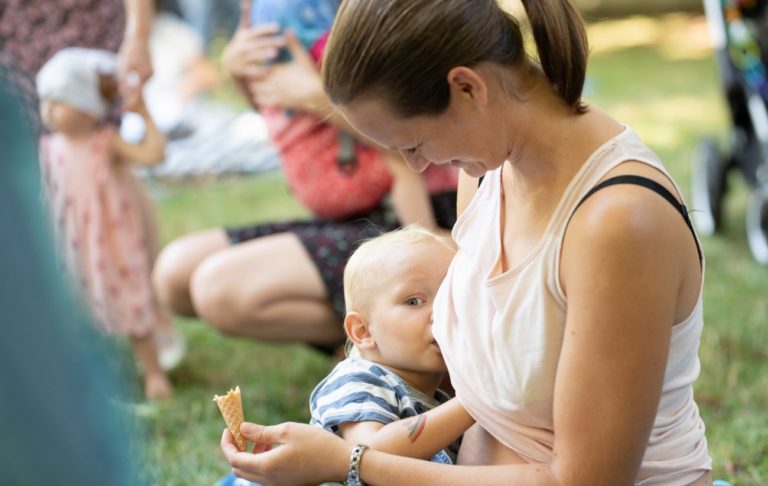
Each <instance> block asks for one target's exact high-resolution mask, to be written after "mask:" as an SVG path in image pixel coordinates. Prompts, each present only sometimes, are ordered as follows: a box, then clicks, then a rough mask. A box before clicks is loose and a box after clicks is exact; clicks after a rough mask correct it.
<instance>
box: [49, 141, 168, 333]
mask: <svg viewBox="0 0 768 486" xmlns="http://www.w3.org/2000/svg"><path fill="white" fill-rule="evenodd" d="M114 137H116V133H115V130H114V129H113V128H111V127H109V128H102V129H100V130H98V131H96V132H95V133H94V134H93V135H91V136H89V137H87V138H83V139H80V140H76V141H73V140H71V139H67V138H65V137H64V136H62V135H59V134H53V135H46V136H44V137H43V138H42V140H41V146H40V163H41V172H42V174H43V182H44V185H45V189H46V194H47V196H48V199H49V203H50V213H51V219H52V222H53V226H54V232H55V234H56V236H57V240H58V244H59V245H58V248H59V250H60V253H61V257H62V258H61V259H62V261H63V263H64V264H65V266H66V269H67V271H68V272H69V274H70V275H71V276H72V278H73V281H74V282H75V285H76V286H77V288H78V290H79V292H80V293H81V294H82V296H83V298H84V301H86V302H87V303H88V304H89V308H90V310H91V311H92V313H93V315H94V318H95V320H96V322H97V324H98V326H99V327H100V328H102V330H104V331H106V332H108V333H113V334H121V335H129V336H132V337H143V336H145V335H147V333H149V332H150V331H151V330H152V329H153V328H154V326H155V323H156V322H157V308H156V306H155V301H154V300H153V296H152V293H151V286H150V268H151V266H150V265H151V258H152V253H151V248H152V247H151V241H150V239H149V234H148V228H147V226H146V219H145V214H146V213H145V211H146V210H147V208H148V206H143V205H144V204H145V202H146V200H145V199H143V193H142V191H141V186H140V185H139V181H138V180H137V179H136V178H135V177H134V176H133V173H132V172H131V170H130V167H128V166H127V165H124V164H121V163H118V162H115V161H114V160H113V157H112V156H111V150H112V149H111V146H112V143H113V140H114Z"/></svg>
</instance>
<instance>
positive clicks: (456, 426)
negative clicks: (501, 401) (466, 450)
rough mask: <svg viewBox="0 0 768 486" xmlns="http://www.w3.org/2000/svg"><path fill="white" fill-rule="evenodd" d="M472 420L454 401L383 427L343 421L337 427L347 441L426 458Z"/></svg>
mask: <svg viewBox="0 0 768 486" xmlns="http://www.w3.org/2000/svg"><path fill="white" fill-rule="evenodd" d="M474 423H475V420H474V419H473V418H472V417H471V416H470V415H469V414H468V413H467V412H466V410H464V407H462V406H461V404H460V403H459V401H458V400H457V399H455V398H453V399H451V400H449V401H447V402H445V403H443V404H442V405H439V406H437V407H435V408H433V409H432V410H430V411H428V412H425V413H423V414H421V415H416V416H415V417H409V418H407V419H402V420H397V421H395V422H390V423H389V424H387V425H383V424H381V423H380V422H372V421H366V422H347V423H345V424H342V425H341V426H340V431H341V436H342V437H344V439H345V440H347V441H348V442H354V443H356V444H357V443H362V444H367V445H368V446H370V447H371V448H372V449H376V450H379V451H383V452H388V453H390V454H396V455H398V456H407V457H415V458H419V459H429V458H431V457H432V456H434V455H435V454H437V453H438V452H439V451H440V450H441V449H444V448H446V447H448V446H449V445H450V444H451V443H452V442H453V441H455V440H456V439H457V438H459V436H461V434H463V433H464V431H466V430H467V429H468V428H469V427H470V426H472V424H474Z"/></svg>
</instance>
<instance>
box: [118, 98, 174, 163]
mask: <svg viewBox="0 0 768 486" xmlns="http://www.w3.org/2000/svg"><path fill="white" fill-rule="evenodd" d="M135 110H136V113H138V114H139V115H140V116H141V118H142V119H143V120H144V127H145V130H144V138H143V139H142V140H141V142H139V143H136V144H134V143H128V142H126V141H125V140H123V139H122V138H120V136H115V140H114V144H113V150H114V153H115V158H116V159H117V160H119V161H124V162H128V163H133V164H138V165H144V166H152V165H156V164H158V163H160V162H162V161H163V159H164V158H165V135H163V133H162V132H161V131H160V130H159V129H158V128H157V125H155V122H154V121H153V120H152V117H151V116H150V114H149V111H148V110H147V107H146V105H145V104H144V101H143V100H142V99H141V98H139V104H138V105H137V106H136V108H135Z"/></svg>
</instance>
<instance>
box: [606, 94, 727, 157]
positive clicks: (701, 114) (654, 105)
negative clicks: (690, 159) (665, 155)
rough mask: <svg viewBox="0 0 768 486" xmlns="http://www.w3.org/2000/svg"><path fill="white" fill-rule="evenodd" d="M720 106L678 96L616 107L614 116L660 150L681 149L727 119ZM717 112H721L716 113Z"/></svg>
mask: <svg viewBox="0 0 768 486" xmlns="http://www.w3.org/2000/svg"><path fill="white" fill-rule="evenodd" d="M719 108H720V105H718V104H712V103H706V102H703V101H702V99H701V97H697V96H690V95H685V94H677V95H674V96H663V97H659V98H657V99H653V100H648V101H643V102H631V101H628V102H626V103H618V104H615V105H614V106H613V108H612V110H611V115H613V116H614V117H616V118H618V119H619V120H623V121H626V122H627V123H630V124H631V125H632V126H633V128H634V129H635V130H636V131H638V132H639V133H642V135H643V138H644V139H645V141H646V142H647V143H649V144H650V145H651V146H653V147H654V149H656V150H664V149H667V150H671V149H675V148H679V147H680V145H681V142H684V141H686V135H687V134H689V133H691V132H698V133H706V132H707V131H709V130H712V129H713V124H712V120H713V119H725V116H726V114H725V113H723V112H721V111H720V110H719ZM713 109H715V110H717V112H715V113H713Z"/></svg>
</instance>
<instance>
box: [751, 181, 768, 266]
mask: <svg viewBox="0 0 768 486" xmlns="http://www.w3.org/2000/svg"><path fill="white" fill-rule="evenodd" d="M747 241H748V242H749V249H750V251H751V252H752V256H753V257H754V258H755V260H757V262H758V263H760V264H762V265H768V191H766V190H765V189H762V188H758V189H755V190H754V191H752V195H751V197H750V199H749V204H748V205H747Z"/></svg>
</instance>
